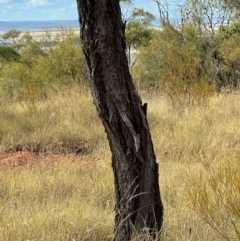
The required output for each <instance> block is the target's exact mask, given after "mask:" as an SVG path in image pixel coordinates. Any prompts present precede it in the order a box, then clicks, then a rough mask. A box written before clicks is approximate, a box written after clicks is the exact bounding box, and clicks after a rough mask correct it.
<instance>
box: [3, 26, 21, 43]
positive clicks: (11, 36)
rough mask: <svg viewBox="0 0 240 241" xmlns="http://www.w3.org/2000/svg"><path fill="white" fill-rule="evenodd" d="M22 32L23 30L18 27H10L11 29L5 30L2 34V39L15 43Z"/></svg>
mask: <svg viewBox="0 0 240 241" xmlns="http://www.w3.org/2000/svg"><path fill="white" fill-rule="evenodd" d="M20 34H21V31H19V30H17V29H10V30H9V31H7V32H5V33H4V34H3V35H2V39H3V40H4V41H8V40H10V41H12V42H13V43H14V44H15V43H16V41H17V40H18V38H19V36H20Z"/></svg>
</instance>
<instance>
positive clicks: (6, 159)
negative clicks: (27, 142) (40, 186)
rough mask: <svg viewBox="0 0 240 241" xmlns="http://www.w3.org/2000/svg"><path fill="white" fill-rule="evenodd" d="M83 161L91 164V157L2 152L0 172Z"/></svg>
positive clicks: (0, 154)
mask: <svg viewBox="0 0 240 241" xmlns="http://www.w3.org/2000/svg"><path fill="white" fill-rule="evenodd" d="M60 160H64V161H66V160H67V161H81V162H91V161H94V159H93V158H92V157H91V156H82V155H74V154H73V155H53V154H46V153H35V152H29V151H19V152H14V153H3V152H2V153H1V152H0V170H5V169H13V168H21V167H24V166H26V165H31V164H36V163H38V162H42V161H60Z"/></svg>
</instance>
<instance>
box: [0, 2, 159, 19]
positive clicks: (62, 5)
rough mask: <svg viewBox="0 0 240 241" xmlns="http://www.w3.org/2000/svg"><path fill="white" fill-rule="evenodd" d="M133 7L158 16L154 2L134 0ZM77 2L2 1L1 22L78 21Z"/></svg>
mask: <svg viewBox="0 0 240 241" xmlns="http://www.w3.org/2000/svg"><path fill="white" fill-rule="evenodd" d="M133 7H137V8H144V9H145V10H147V11H150V12H151V13H153V14H154V15H156V16H158V9H157V5H156V3H154V2H153V1H152V0H134V1H133ZM77 19H78V16H77V4H76V0H67V1H66V0H50V1H49V0H0V21H25V20H26V21H29V20H30V21H31V20H32V21H33V20H77Z"/></svg>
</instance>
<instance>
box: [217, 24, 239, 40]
mask: <svg viewBox="0 0 240 241" xmlns="http://www.w3.org/2000/svg"><path fill="white" fill-rule="evenodd" d="M236 33H240V22H233V23H231V24H230V25H229V26H228V25H227V26H220V27H219V34H220V35H221V37H222V38H223V39H229V38H230V37H231V36H232V35H234V34H236Z"/></svg>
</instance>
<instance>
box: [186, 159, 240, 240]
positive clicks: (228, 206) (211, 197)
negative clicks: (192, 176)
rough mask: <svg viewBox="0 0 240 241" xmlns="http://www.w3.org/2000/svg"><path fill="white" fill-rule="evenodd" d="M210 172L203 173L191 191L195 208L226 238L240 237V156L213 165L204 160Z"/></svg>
mask: <svg viewBox="0 0 240 241" xmlns="http://www.w3.org/2000/svg"><path fill="white" fill-rule="evenodd" d="M204 165H205V170H206V171H207V172H208V176H207V177H206V176H200V179H199V181H198V182H197V183H196V182H195V183H194V185H193V187H192V189H191V191H190V200H191V202H192V205H193V209H194V210H195V211H196V212H197V213H198V214H199V215H200V216H201V218H202V219H203V220H204V221H205V222H206V223H208V224H209V225H210V226H211V227H212V228H213V229H214V230H215V231H216V232H217V233H219V234H220V235H221V236H222V238H224V240H229V241H230V240H239V239H240V222H239V220H240V190H239V187H240V175H239V172H240V165H239V158H238V159H236V160H229V161H228V162H226V163H224V164H223V165H220V166H219V167H217V168H216V167H215V168H214V167H213V166H211V164H210V163H205V164H204Z"/></svg>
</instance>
